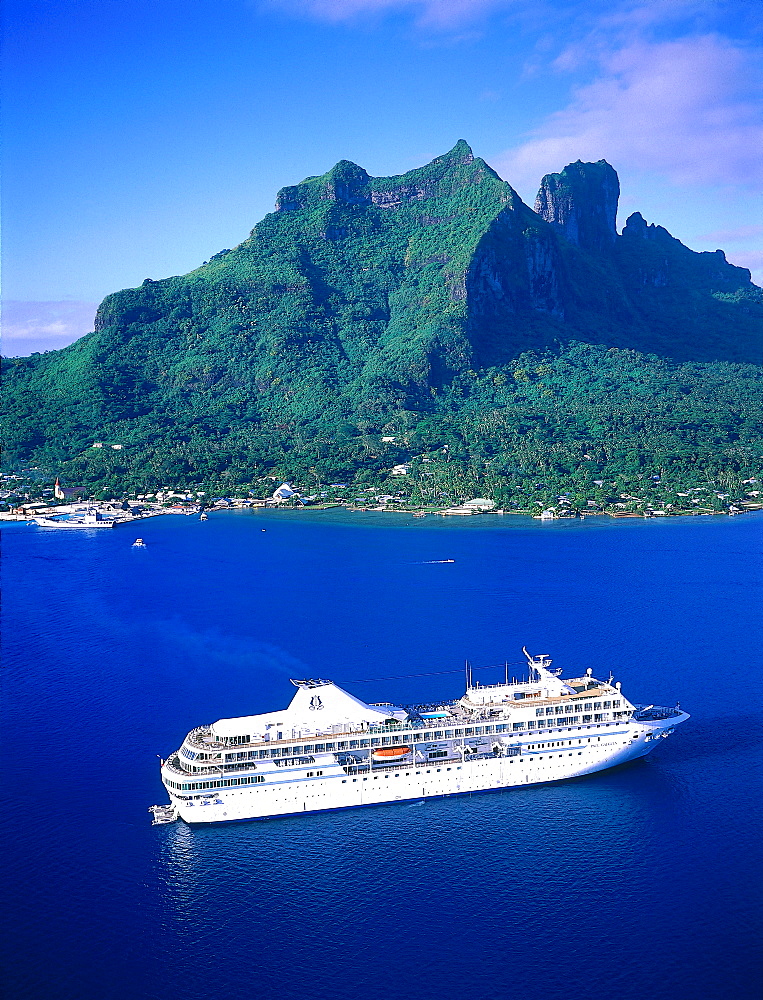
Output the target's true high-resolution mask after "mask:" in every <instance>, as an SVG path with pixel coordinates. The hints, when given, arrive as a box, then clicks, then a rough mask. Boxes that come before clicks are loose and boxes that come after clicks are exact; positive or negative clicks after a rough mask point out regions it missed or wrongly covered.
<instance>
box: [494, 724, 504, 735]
mask: <svg viewBox="0 0 763 1000" xmlns="http://www.w3.org/2000/svg"><path fill="white" fill-rule="evenodd" d="M495 731H496V732H497V733H505V732H506V726H504V725H500V726H496V727H495Z"/></svg>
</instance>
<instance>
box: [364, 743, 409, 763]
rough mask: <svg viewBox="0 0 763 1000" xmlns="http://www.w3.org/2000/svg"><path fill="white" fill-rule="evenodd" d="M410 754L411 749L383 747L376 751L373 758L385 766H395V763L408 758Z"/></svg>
mask: <svg viewBox="0 0 763 1000" xmlns="http://www.w3.org/2000/svg"><path fill="white" fill-rule="evenodd" d="M410 752H411V748H410V747H381V748H380V749H379V750H374V752H373V754H372V755H371V756H372V757H373V759H374V760H376V761H379V762H381V763H383V764H394V763H395V761H397V760H402V758H403V757H407V756H408V754H409V753H410Z"/></svg>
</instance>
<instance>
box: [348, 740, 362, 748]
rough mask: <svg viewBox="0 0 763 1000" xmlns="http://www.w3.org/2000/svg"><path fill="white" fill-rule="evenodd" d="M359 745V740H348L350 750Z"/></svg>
mask: <svg viewBox="0 0 763 1000" xmlns="http://www.w3.org/2000/svg"><path fill="white" fill-rule="evenodd" d="M359 746H360V741H359V740H350V750H357V749H358V747H359Z"/></svg>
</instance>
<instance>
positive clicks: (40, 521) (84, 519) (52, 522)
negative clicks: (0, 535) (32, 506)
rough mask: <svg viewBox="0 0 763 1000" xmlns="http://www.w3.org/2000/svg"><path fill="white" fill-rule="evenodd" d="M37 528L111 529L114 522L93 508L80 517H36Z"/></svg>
mask: <svg viewBox="0 0 763 1000" xmlns="http://www.w3.org/2000/svg"><path fill="white" fill-rule="evenodd" d="M33 523H34V524H36V525H37V527H38V528H113V527H114V521H113V520H107V519H106V518H104V517H103V516H102V515H101V512H100V511H99V510H96V508H95V507H91V508H89V509H88V510H87V511H86V512H85V513H84V514H82V515H81V516H80V517H76V516H75V517H60V518H59V517H36V518H34V522H33Z"/></svg>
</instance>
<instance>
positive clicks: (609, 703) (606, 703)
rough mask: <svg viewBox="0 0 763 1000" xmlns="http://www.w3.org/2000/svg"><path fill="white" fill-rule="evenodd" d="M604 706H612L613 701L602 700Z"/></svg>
mask: <svg viewBox="0 0 763 1000" xmlns="http://www.w3.org/2000/svg"><path fill="white" fill-rule="evenodd" d="M602 708H612V702H611V701H605V702H602Z"/></svg>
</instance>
